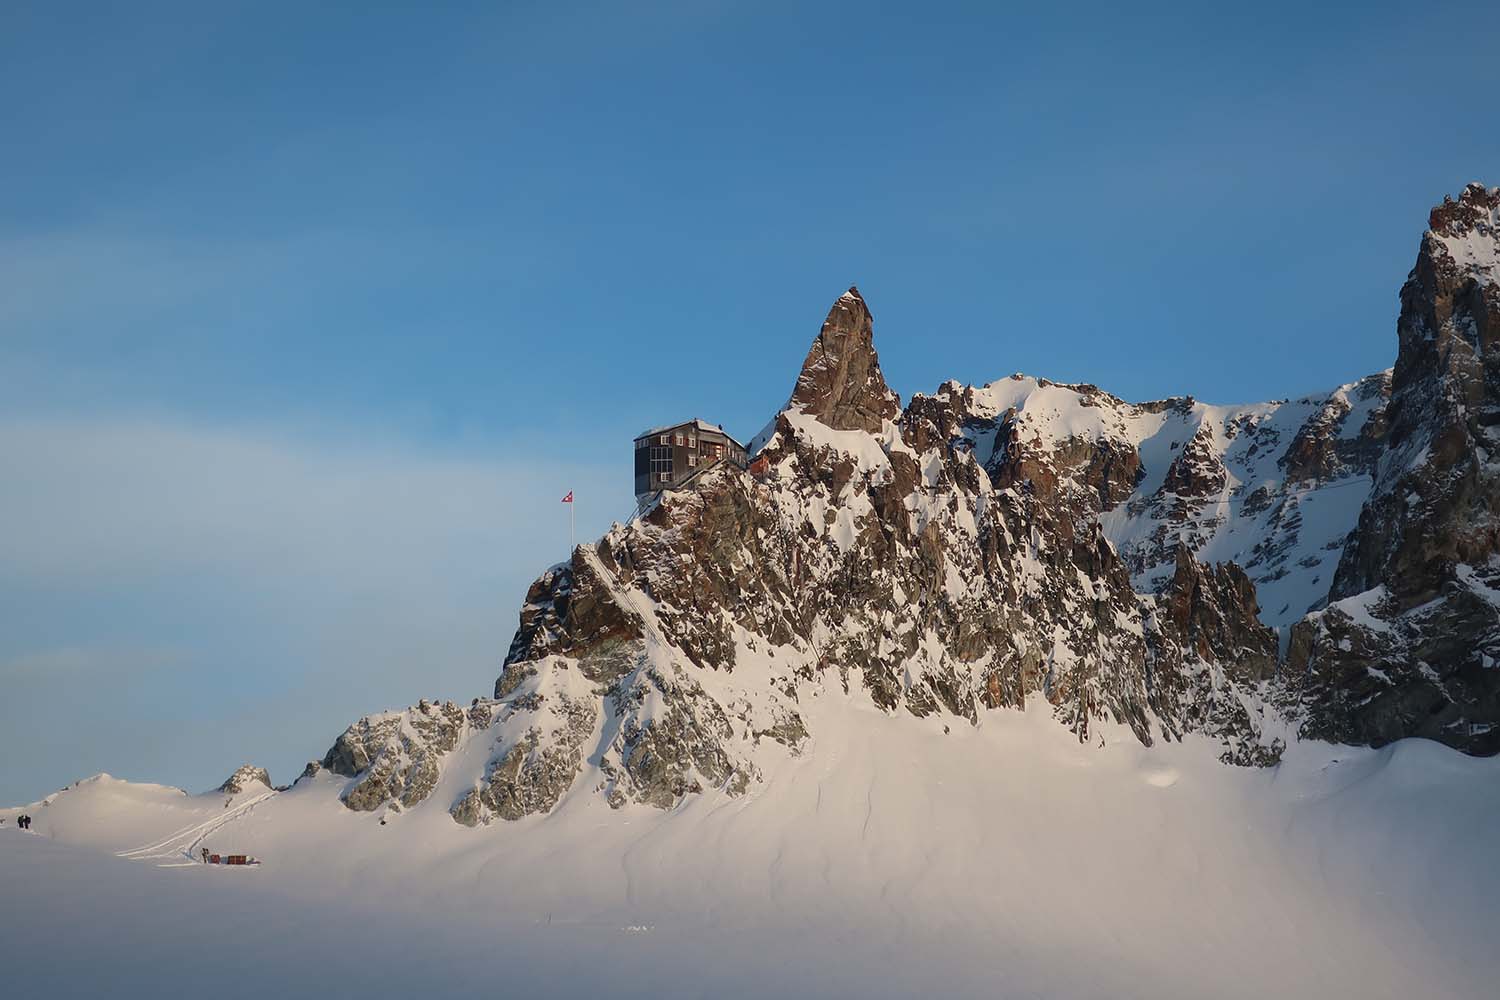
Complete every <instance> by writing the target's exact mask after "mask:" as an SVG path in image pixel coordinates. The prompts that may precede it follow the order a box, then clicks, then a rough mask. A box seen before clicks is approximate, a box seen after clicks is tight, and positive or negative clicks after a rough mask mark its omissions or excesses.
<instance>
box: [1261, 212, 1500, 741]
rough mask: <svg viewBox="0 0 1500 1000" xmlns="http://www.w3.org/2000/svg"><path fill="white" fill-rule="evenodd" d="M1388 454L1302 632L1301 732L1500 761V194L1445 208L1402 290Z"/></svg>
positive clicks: (1291, 651) (1297, 666)
mask: <svg viewBox="0 0 1500 1000" xmlns="http://www.w3.org/2000/svg"><path fill="white" fill-rule="evenodd" d="M1396 330H1397V333H1398V335H1399V337H1400V347H1399V348H1398V351H1397V356H1396V367H1395V371H1394V373H1393V375H1392V378H1391V401H1390V404H1389V405H1388V406H1387V407H1386V432H1385V440H1384V449H1383V451H1382V452H1381V453H1380V457H1379V461H1378V462H1377V464H1376V466H1375V483H1374V486H1373V488H1372V490H1371V492H1370V496H1369V498H1368V499H1367V500H1366V501H1365V505H1364V509H1363V510H1362V511H1361V512H1360V516H1359V526H1358V528H1356V529H1355V532H1354V535H1353V537H1351V538H1350V540H1349V542H1348V543H1347V544H1346V545H1345V547H1344V552H1343V557H1342V558H1341V559H1340V561H1339V568H1338V572H1337V574H1336V575H1335V577H1334V581H1333V589H1332V591H1331V593H1330V595H1329V596H1330V599H1331V601H1332V602H1333V603H1332V604H1331V605H1330V607H1328V608H1327V609H1326V611H1323V612H1318V613H1314V614H1311V615H1309V616H1308V617H1307V618H1305V619H1303V621H1301V622H1299V623H1298V624H1297V625H1296V626H1295V627H1294V628H1293V631H1292V636H1291V640H1290V644H1289V647H1288V664H1289V670H1288V674H1289V676H1293V677H1302V678H1306V690H1305V692H1304V696H1303V700H1304V705H1305V708H1306V711H1307V721H1306V723H1305V724H1304V729H1303V731H1304V733H1306V734H1307V735H1311V736H1315V737H1320V738H1326V739H1332V740H1340V741H1345V742H1360V743H1372V744H1374V745H1376V746H1379V745H1380V744H1383V743H1387V742H1390V741H1391V740H1395V739H1401V738H1403V737H1407V736H1424V737H1427V738H1429V739H1435V740H1441V741H1442V742H1444V743H1447V744H1449V745H1450V746H1456V747H1459V748H1461V749H1464V750H1467V751H1469V752H1470V753H1483V754H1493V753H1496V752H1500V671H1497V670H1495V669H1494V667H1493V665H1494V664H1495V662H1497V660H1500V603H1497V602H1496V600H1495V599H1494V596H1493V595H1494V593H1495V592H1496V591H1497V590H1500V561H1497V556H1500V514H1497V511H1500V472H1497V470H1496V468H1495V466H1494V464H1493V463H1492V462H1490V461H1489V460H1488V456H1490V455H1492V454H1495V453H1496V452H1497V451H1500V349H1497V341H1500V188H1486V187H1485V186H1483V185H1481V184H1470V185H1469V186H1468V187H1466V188H1465V189H1464V191H1463V193H1462V194H1461V195H1459V197H1458V198H1457V199H1456V200H1455V199H1453V198H1445V199H1444V200H1443V203H1442V204H1441V205H1439V206H1438V207H1436V208H1434V209H1433V210H1432V214H1431V216H1430V217H1429V220H1428V229H1427V232H1426V234H1425V235H1423V237H1422V247H1421V250H1420V251H1419V252H1418V254H1417V263H1416V266H1415V267H1413V268H1412V271H1411V274H1410V275H1409V276H1408V277H1407V279H1406V284H1405V285H1404V286H1403V287H1402V289H1401V315H1400V318H1399V319H1398V320H1397V322H1396Z"/></svg>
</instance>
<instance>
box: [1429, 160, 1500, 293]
mask: <svg viewBox="0 0 1500 1000" xmlns="http://www.w3.org/2000/svg"><path fill="white" fill-rule="evenodd" d="M1421 257H1422V258H1433V259H1432V260H1431V262H1430V263H1429V264H1428V265H1427V266H1428V268H1429V269H1431V270H1436V271H1438V272H1447V273H1449V274H1454V275H1456V276H1459V277H1471V278H1473V279H1474V280H1476V281H1477V282H1479V284H1480V285H1481V286H1490V285H1495V284H1497V283H1500V187H1494V188H1491V187H1485V186H1484V185H1483V184H1479V183H1471V184H1469V185H1467V186H1466V187H1465V188H1464V189H1463V191H1462V192H1461V193H1460V194H1459V196H1458V197H1457V198H1456V199H1455V198H1453V197H1452V196H1451V195H1444V197H1443V203H1442V204H1441V205H1438V206H1436V207H1435V208H1433V210H1432V212H1431V213H1430V214H1429V215H1428V217H1427V235H1426V237H1425V238H1424V239H1423V241H1422V252H1421ZM1422 266H1423V265H1422V261H1421V260H1420V259H1419V262H1418V267H1419V268H1421V267H1422Z"/></svg>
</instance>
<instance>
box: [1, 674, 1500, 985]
mask: <svg viewBox="0 0 1500 1000" xmlns="http://www.w3.org/2000/svg"><path fill="white" fill-rule="evenodd" d="M807 712H808V714H809V721H810V729H811V731H812V732H813V733H815V734H816V736H815V737H814V745H813V747H811V748H810V750H811V752H808V753H804V754H803V755H801V756H785V757H783V758H781V760H780V763H778V764H775V765H774V770H773V771H772V773H770V774H768V775H767V777H768V779H769V780H767V781H766V783H765V785H764V787H763V789H762V790H760V791H759V792H758V793H757V794H755V795H751V796H740V797H732V796H730V795H729V794H727V793H726V792H724V791H722V790H709V791H707V792H705V793H704V794H702V795H696V796H689V797H688V798H686V799H685V800H684V801H683V802H682V804H681V805H679V806H678V807H676V808H675V809H672V810H669V811H661V810H657V809H653V808H650V807H646V806H641V805H634V804H627V805H625V806H623V807H621V809H620V810H619V811H616V810H612V809H611V808H610V807H609V806H608V805H607V804H606V803H605V801H604V800H603V798H602V797H601V796H599V795H596V794H592V791H593V786H592V784H591V781H592V780H593V779H596V778H597V777H598V774H597V771H588V772H586V773H585V775H584V776H583V777H582V778H581V779H580V780H579V781H577V782H575V783H574V784H573V786H572V788H571V790H570V791H569V792H568V794H567V795H566V796H565V797H564V799H563V801H562V802H561V803H560V804H559V805H558V807H557V808H556V809H555V810H553V812H552V813H550V814H548V815H542V816H531V817H527V818H525V819H521V820H519V821H516V822H508V823H496V824H491V825H488V826H481V827H478V828H469V827H465V826H461V825H459V824H456V823H454V822H453V821H452V819H451V817H450V816H449V815H448V813H447V809H446V807H447V797H445V796H433V797H431V798H429V799H427V800H426V801H423V802H422V803H420V804H418V805H416V806H415V807H414V808H412V809H410V810H407V811H404V812H400V813H394V812H387V813H384V814H379V815H377V814H373V813H358V812H354V811H352V810H349V809H347V808H345V807H344V806H343V805H341V804H340V802H339V801H338V794H339V792H340V791H341V790H342V789H343V787H344V785H345V784H346V781H345V779H340V778H337V777H335V776H333V775H330V774H327V773H326V772H325V773H323V774H320V775H318V776H316V777H314V778H310V779H305V780H303V781H300V782H298V783H297V785H296V786H294V787H293V788H292V789H291V790H289V791H286V792H282V793H273V794H271V795H270V796H268V797H264V798H262V797H260V796H256V795H254V794H253V793H249V794H247V795H246V796H244V797H243V798H244V801H243V802H231V803H230V804H229V807H228V808H227V809H226V808H225V804H224V801H223V800H224V796H222V795H218V794H210V795H206V796H185V795H183V794H181V793H178V792H175V791H173V790H169V789H163V788H161V787H159V786H149V785H147V786H141V785H131V784H127V783H124V782H119V781H115V780H113V779H105V778H101V779H97V780H90V781H85V782H81V783H79V784H78V785H75V786H72V787H70V788H69V789H67V790H65V791H63V792H61V793H59V794H58V795H56V796H54V797H52V798H51V799H50V801H48V802H47V803H46V804H35V805H33V806H31V807H30V808H29V811H30V812H31V813H32V814H33V816H34V817H35V818H36V822H35V826H34V832H33V834H32V835H29V836H28V835H27V834H23V833H21V832H20V831H17V830H15V829H14V826H13V820H12V819H11V817H12V816H13V815H14V814H15V813H16V810H14V809H11V810H6V811H5V812H4V816H5V818H6V823H5V825H4V826H3V827H0V898H3V899H4V900H5V901H6V905H5V906H0V968H3V969H4V970H5V974H6V975H5V981H6V983H7V986H8V987H9V988H11V989H20V990H21V991H22V992H26V991H30V992H31V993H32V994H33V995H89V994H91V993H95V992H97V991H99V990H101V989H102V988H104V987H106V986H107V987H108V988H109V991H110V992H111V993H113V995H117V996H118V995H123V996H156V995H163V994H167V995H181V996H188V995H198V994H203V993H211V994H212V995H213V996H215V997H216V998H219V997H235V996H252V995H253V996H264V995H266V994H267V993H271V992H273V991H274V993H276V994H278V995H290V996H311V995H330V994H337V995H355V994H359V995H366V996H391V995H411V993H412V992H413V991H420V992H421V994H422V995H428V996H461V995H472V994H474V993H476V992H479V991H484V992H488V993H497V994H500V995H517V994H520V993H522V992H523V991H545V992H546V993H547V994H548V995H556V996H596V995H608V996H613V997H635V996H713V997H724V996H730V997H736V996H744V997H752V996H764V995H767V994H769V993H773V992H779V993H782V994H785V995H792V996H848V995H853V994H856V993H859V994H864V995H869V996H908V995H912V994H913V993H916V992H919V991H920V992H923V993H934V992H935V993H938V994H940V995H945V996H986V997H1036V996H1046V997H1069V998H1094V997H1097V998H1106V997H1108V998H1129V997H1141V998H1146V997H1151V998H1174V997H1182V998H1189V997H1192V998H1197V997H1203V996H1215V997H1245V998H1250V997H1255V998H1260V997H1264V996H1267V995H1275V996H1281V997H1288V998H1298V997H1308V998H1313V997H1316V998H1319V1000H1323V998H1327V997H1330V996H1363V997H1376V998H1378V997H1391V998H1395V997H1412V996H1424V997H1442V998H1475V1000H1477V998H1480V997H1487V996H1492V995H1493V984H1494V983H1495V982H1496V981H1500V955H1497V954H1496V952H1495V950H1494V949H1493V947H1492V945H1491V943H1490V937H1491V933H1490V927H1491V923H1492V919H1493V916H1494V909H1495V903H1494V900H1495V899H1497V898H1500V869H1497V868H1496V866H1495V865H1494V864H1493V863H1492V858H1491V856H1490V855H1491V854H1492V849H1491V846H1490V844H1489V843H1488V839H1489V831H1492V830H1494V829H1496V828H1497V824H1500V780H1497V779H1500V760H1496V759H1475V758H1469V757H1465V756H1463V755H1461V754H1459V753H1456V752H1454V751H1451V750H1448V749H1446V748H1443V747H1441V746H1438V745H1437V744H1433V743H1429V742H1425V741H1418V740H1407V741H1402V742H1400V743H1397V744H1394V745H1392V746H1389V747H1386V748H1384V749H1382V750H1378V751H1377V750H1368V749H1355V748H1349V747H1339V746H1332V745H1326V744H1318V743H1294V744H1293V745H1292V747H1291V748H1290V749H1289V750H1288V751H1287V754H1286V756H1285V759H1284V761H1283V763H1282V764H1281V765H1280V766H1279V767H1277V768H1274V769H1264V770H1261V769H1241V768H1226V767H1224V766H1223V765H1222V764H1220V763H1219V762H1218V761H1217V759H1216V753H1215V751H1216V747H1215V746H1214V745H1213V744H1212V743H1211V741H1208V740H1205V739H1201V738H1197V737H1189V738H1188V740H1187V741H1186V742H1185V743H1180V744H1178V743H1167V744H1161V745H1158V746H1156V747H1152V748H1145V747H1142V746H1141V745H1140V744H1139V743H1138V742H1136V741H1135V740H1133V739H1130V738H1129V736H1128V733H1126V732H1124V731H1121V732H1120V733H1115V734H1107V735H1106V738H1105V739H1104V745H1103V746H1102V747H1100V746H1080V745H1079V744H1078V743H1077V742H1076V740H1074V738H1073V736H1072V734H1070V733H1068V732H1067V731H1066V730H1063V729H1062V728H1060V727H1058V726H1056V725H1055V723H1053V722H1052V721H1051V718H1050V714H1049V712H1048V710H1047V706H1046V705H1045V704H1044V703H1042V704H1035V705H1033V706H1031V707H1030V708H1029V710H1028V711H1026V712H1015V711H1003V712H995V713H989V714H987V715H985V716H984V717H983V718H982V720H981V722H980V724H979V725H978V726H976V727H970V726H967V725H963V726H951V727H946V726H945V725H944V723H943V722H942V721H941V720H939V719H937V718H932V719H925V720H917V719H912V718H909V717H901V716H893V715H889V714H886V713H883V712H881V711H879V710H878V709H876V708H875V707H874V706H873V705H872V704H869V703H868V701H867V700H862V699H861V698H860V697H859V696H858V692H857V691H856V693H855V694H854V695H850V696H847V697H846V696H842V695H840V694H831V695H830V696H828V697H825V698H821V699H817V700H816V701H815V702H814V703H812V704H810V705H809V706H808V707H807ZM950 721H951V720H950ZM584 779H589V780H584ZM262 795H264V793H262ZM216 815H217V816H221V817H224V818H226V821H225V822H223V823H222V824H218V825H214V817H215V816H216ZM205 824H208V825H207V826H205ZM188 828H193V829H195V830H198V831H205V835H204V836H202V837H201V838H200V837H199V835H198V833H189V832H186V831H187V830H188ZM200 842H201V843H202V844H203V845H204V846H208V847H210V848H211V849H213V850H216V851H224V852H244V853H250V854H253V855H255V856H257V857H259V858H261V859H263V860H264V862H265V863H264V864H263V865H261V866H260V867H258V868H255V869H228V868H213V867H205V866H202V865H193V864H188V863H186V862H187V861H188V855H189V854H190V853H191V851H192V849H193V845H195V844H198V843H200ZM162 844H165V845H166V847H165V848H163V847H161V846H157V845H162ZM115 855H122V856H115ZM174 865H176V866H178V867H173V866H174ZM22 902H24V906H21V905H16V904H18V903H22ZM79 954H85V955H87V956H89V961H86V962H80V961H77V960H76V958H75V956H77V955H79ZM122 987H123V989H122Z"/></svg>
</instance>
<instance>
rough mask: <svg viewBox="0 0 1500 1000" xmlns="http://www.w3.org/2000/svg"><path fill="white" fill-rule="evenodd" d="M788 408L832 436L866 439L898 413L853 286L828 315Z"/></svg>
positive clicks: (865, 310) (869, 322)
mask: <svg viewBox="0 0 1500 1000" xmlns="http://www.w3.org/2000/svg"><path fill="white" fill-rule="evenodd" d="M788 405H790V406H793V407H796V408H797V409H799V410H801V411H802V412H803V413H806V414H808V415H809V416H812V417H815V418H817V419H818V420H819V421H821V422H822V423H823V424H825V425H827V426H829V427H831V428H833V429H834V430H836V431H853V430H862V431H866V432H868V433H870V434H879V433H880V431H881V427H882V425H883V424H884V422H885V421H887V420H894V419H895V418H896V415H897V414H898V413H899V412H900V410H901V401H900V400H899V399H897V398H896V394H895V393H894V392H891V390H890V388H889V387H887V386H886V384H885V376H883V375H882V374H881V373H880V360H879V358H877V357H876V355H875V343H874V321H873V320H872V319H871V318H870V310H869V307H867V306H866V305H865V300H864V299H863V298H861V297H860V294H859V289H857V288H854V287H852V286H851V287H850V289H849V290H848V291H847V292H845V293H844V294H843V295H841V296H839V298H838V301H837V302H835V303H834V304H833V308H832V309H830V310H829V311H828V318H827V319H826V320H824V321H823V329H822V330H821V331H819V333H818V339H817V340H814V341H813V345H812V348H811V349H810V350H809V351H808V352H807V360H806V361H804V362H803V363H802V374H801V375H799V376H798V377H797V384H796V386H795V387H794V388H793V389H792V399H791V402H790V403H789V404H788Z"/></svg>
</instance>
